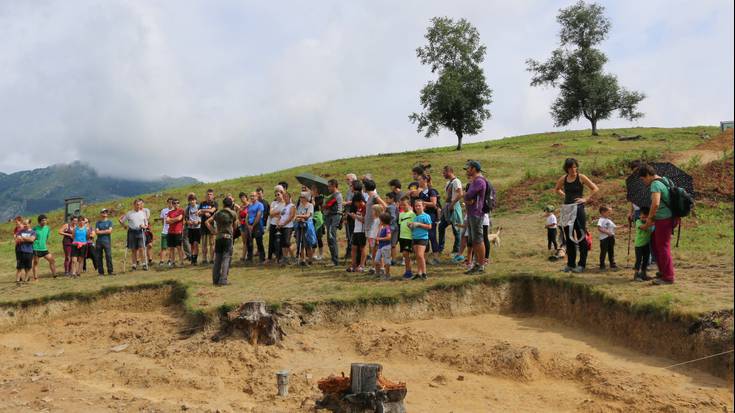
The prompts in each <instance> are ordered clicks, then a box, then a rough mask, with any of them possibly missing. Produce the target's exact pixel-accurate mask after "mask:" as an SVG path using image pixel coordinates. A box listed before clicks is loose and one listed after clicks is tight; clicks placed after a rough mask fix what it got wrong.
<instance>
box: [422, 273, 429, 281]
mask: <svg viewBox="0 0 735 413" xmlns="http://www.w3.org/2000/svg"><path fill="white" fill-rule="evenodd" d="M427 277H428V276H427V275H426V273H423V274H421V281H426V278H427Z"/></svg>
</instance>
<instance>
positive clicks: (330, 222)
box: [324, 214, 342, 265]
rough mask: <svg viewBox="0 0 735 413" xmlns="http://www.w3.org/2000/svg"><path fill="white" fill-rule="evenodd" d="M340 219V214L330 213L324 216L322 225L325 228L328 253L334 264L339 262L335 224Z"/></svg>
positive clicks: (336, 224) (337, 223)
mask: <svg viewBox="0 0 735 413" xmlns="http://www.w3.org/2000/svg"><path fill="white" fill-rule="evenodd" d="M341 219H342V216H341V215H338V214H332V215H327V216H326V218H324V226H325V227H326V228H327V245H328V246H329V255H330V256H331V257H332V262H333V263H334V265H337V264H339V245H337V226H338V225H339V221H340V220H341Z"/></svg>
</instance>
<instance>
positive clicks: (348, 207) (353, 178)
mask: <svg viewBox="0 0 735 413" xmlns="http://www.w3.org/2000/svg"><path fill="white" fill-rule="evenodd" d="M355 182H358V183H359V182H360V181H359V180H358V179H357V175H355V174H353V173H349V174H347V175H345V183H346V184H347V191H346V192H345V194H344V202H343V203H342V210H343V211H344V212H345V214H344V215H343V216H342V218H343V220H344V222H343V223H344V226H345V239H346V240H347V246H346V248H345V260H347V259H348V258H349V257H351V256H352V243H351V242H350V241H351V240H352V233H353V232H354V231H355V221H353V220H352V218H350V215H349V212H354V211H353V210H352V200H353V199H354V197H355V194H360V193H361V191H362V189H360V190H359V191H357V192H355V190H354V184H355ZM361 188H362V187H361ZM327 239H329V237H327Z"/></svg>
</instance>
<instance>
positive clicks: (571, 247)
mask: <svg viewBox="0 0 735 413" xmlns="http://www.w3.org/2000/svg"><path fill="white" fill-rule="evenodd" d="M564 173H565V174H564V175H562V176H561V177H560V178H559V179H558V180H557V181H556V188H555V189H556V193H558V194H559V195H561V196H562V197H564V205H563V206H562V210H561V215H562V227H563V228H562V230H563V231H564V239H565V240H566V242H565V243H566V247H567V265H566V266H565V267H564V268H563V269H562V271H564V272H570V271H571V272H575V273H581V272H584V269H585V267H586V266H587V252H588V250H589V247H588V245H587V241H586V239H585V237H586V236H587V216H586V215H585V212H584V204H585V203H586V202H587V201H588V200H589V199H590V198H592V196H593V195H594V194H595V193H596V192H597V191H598V190H599V189H598V188H597V185H595V183H594V182H592V181H591V180H590V179H589V178H588V177H587V176H585V175H583V174H580V173H579V162H577V160H576V159H574V158H567V159H566V160H564ZM584 187H587V188H588V189H589V190H590V191H591V192H590V194H589V196H588V197H587V198H585V197H584ZM575 244H576V246H578V247H579V262H577V249H576V248H575Z"/></svg>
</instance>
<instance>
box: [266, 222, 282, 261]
mask: <svg viewBox="0 0 735 413" xmlns="http://www.w3.org/2000/svg"><path fill="white" fill-rule="evenodd" d="M278 234H279V232H278V227H276V226H275V225H272V224H271V226H270V227H268V259H269V260H272V259H273V256H275V257H276V259H279V260H280V259H281V247H280V236H279V235H278Z"/></svg>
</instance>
